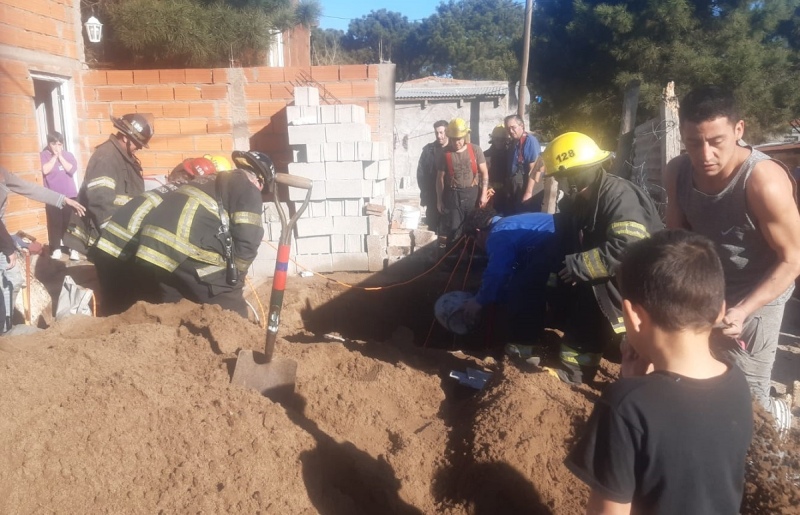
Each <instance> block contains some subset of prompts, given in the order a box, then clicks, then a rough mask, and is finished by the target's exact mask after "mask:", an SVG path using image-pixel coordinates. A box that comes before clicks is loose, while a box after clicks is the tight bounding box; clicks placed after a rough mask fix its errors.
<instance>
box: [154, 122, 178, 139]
mask: <svg viewBox="0 0 800 515" xmlns="http://www.w3.org/2000/svg"><path fill="white" fill-rule="evenodd" d="M156 130H157V131H158V134H163V135H165V136H166V135H170V134H180V133H181V121H180V120H176V119H172V118H161V119H160V120H157V121H156Z"/></svg>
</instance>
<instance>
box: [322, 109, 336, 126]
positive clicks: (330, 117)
mask: <svg viewBox="0 0 800 515" xmlns="http://www.w3.org/2000/svg"><path fill="white" fill-rule="evenodd" d="M336 107H337V106H335V105H321V106H319V119H320V122H321V123H336Z"/></svg>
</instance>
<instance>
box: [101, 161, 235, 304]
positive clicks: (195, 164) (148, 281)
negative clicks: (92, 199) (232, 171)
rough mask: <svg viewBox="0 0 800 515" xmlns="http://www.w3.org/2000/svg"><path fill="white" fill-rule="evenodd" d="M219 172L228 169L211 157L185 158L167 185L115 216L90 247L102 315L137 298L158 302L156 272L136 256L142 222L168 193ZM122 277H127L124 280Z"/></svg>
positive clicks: (144, 194)
mask: <svg viewBox="0 0 800 515" xmlns="http://www.w3.org/2000/svg"><path fill="white" fill-rule="evenodd" d="M218 171H220V172H222V171H225V170H217V168H216V167H215V166H214V163H213V162H211V161H210V160H209V159H206V158H203V157H199V158H190V159H185V160H184V161H183V162H182V163H181V164H179V165H178V166H177V167H175V169H173V170H172V172H171V173H170V174H169V176H168V180H169V182H168V183H167V184H165V185H163V186H161V187H159V188H155V189H152V190H150V191H146V192H144V193H142V194H141V195H138V196H136V197H134V198H133V199H131V200H130V201H129V202H128V203H127V204H125V205H124V206H122V207H120V208H119V209H117V210H116V211H115V212H114V214H113V215H111V218H110V219H109V221H108V223H107V224H106V226H105V227H104V228H103V229H102V231H101V232H100V237H99V238H98V240H97V243H96V244H95V245H94V247H92V248H91V249H90V250H89V253H90V254H91V256H92V261H93V262H94V266H95V270H96V272H97V279H98V281H99V283H100V300H101V302H100V307H101V314H103V315H113V314H116V313H121V312H123V311H125V310H127V309H128V308H129V307H131V306H132V305H133V303H134V302H136V301H137V300H146V301H148V302H158V297H157V294H156V293H157V288H156V287H154V284H153V283H154V281H153V278H152V276H151V275H152V274H148V273H147V269H146V268H144V267H141V266H139V265H138V264H137V263H136V262H135V261H134V260H133V259H132V258H133V256H135V255H136V248H137V246H138V245H139V229H140V228H141V226H142V222H143V221H144V220H145V217H146V216H147V215H148V213H150V211H151V210H153V209H154V208H155V207H157V206H158V205H159V204H161V202H163V200H164V197H165V196H166V195H167V194H169V193H171V192H173V191H175V190H177V189H178V188H179V187H180V186H181V185H182V184H186V183H187V182H189V181H191V180H193V179H196V178H198V177H207V176H209V175H213V174H215V173H216V172H218ZM121 277H125V278H126V280H125V281H121V280H120V278H121Z"/></svg>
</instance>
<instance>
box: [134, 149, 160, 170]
mask: <svg viewBox="0 0 800 515" xmlns="http://www.w3.org/2000/svg"><path fill="white" fill-rule="evenodd" d="M156 155H157V154H156V153H154V152H149V151H148V152H141V153H139V155H137V156H136V157H138V158H139V162H141V163H142V168H143V170H144V175H159V173H158V171H157V170H148V169H150V168H155V167H156ZM148 172H149V173H148Z"/></svg>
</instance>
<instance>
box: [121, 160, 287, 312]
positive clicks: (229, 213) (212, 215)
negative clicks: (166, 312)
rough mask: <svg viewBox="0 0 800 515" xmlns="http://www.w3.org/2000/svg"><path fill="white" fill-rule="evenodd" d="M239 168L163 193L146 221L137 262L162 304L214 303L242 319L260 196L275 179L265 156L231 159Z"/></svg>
mask: <svg viewBox="0 0 800 515" xmlns="http://www.w3.org/2000/svg"><path fill="white" fill-rule="evenodd" d="M233 161H234V163H235V165H236V166H237V167H238V168H237V169H235V170H232V171H230V172H226V173H220V174H216V175H211V176H205V177H199V178H196V179H195V180H194V181H192V182H191V183H188V184H184V185H182V186H180V187H179V188H178V189H177V190H175V191H174V192H172V193H169V194H168V195H167V197H166V198H165V199H164V202H162V203H161V204H160V205H159V206H158V207H156V208H155V209H153V210H152V211H151V212H150V214H149V215H148V217H147V220H146V221H145V223H144V225H143V227H142V230H141V235H140V237H139V248H138V250H137V251H136V257H137V259H139V260H140V261H142V262H143V263H145V264H146V265H147V266H150V267H151V268H152V269H153V270H154V271H155V273H156V274H157V279H158V282H159V289H160V300H161V301H162V302H177V301H179V300H180V299H182V298H186V299H189V300H191V301H193V302H198V303H207V304H217V305H219V306H221V307H223V308H225V309H229V310H231V311H235V312H237V313H239V314H240V315H241V316H243V317H245V318H246V317H247V303H246V302H245V300H244V295H243V289H242V286H243V284H244V276H245V274H247V271H248V268H249V267H250V264H251V263H252V262H253V260H254V259H255V257H256V255H257V253H258V247H259V244H260V243H261V239H262V237H263V236H264V228H263V227H262V222H261V219H262V202H263V201H262V198H261V190H262V189H263V187H264V184H265V183H266V182H268V181H270V180H272V178H273V177H274V174H275V168H274V166H273V164H272V160H271V159H270V158H269V156H267V155H266V154H263V153H261V152H256V151H249V152H242V151H235V152H234V153H233Z"/></svg>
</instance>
